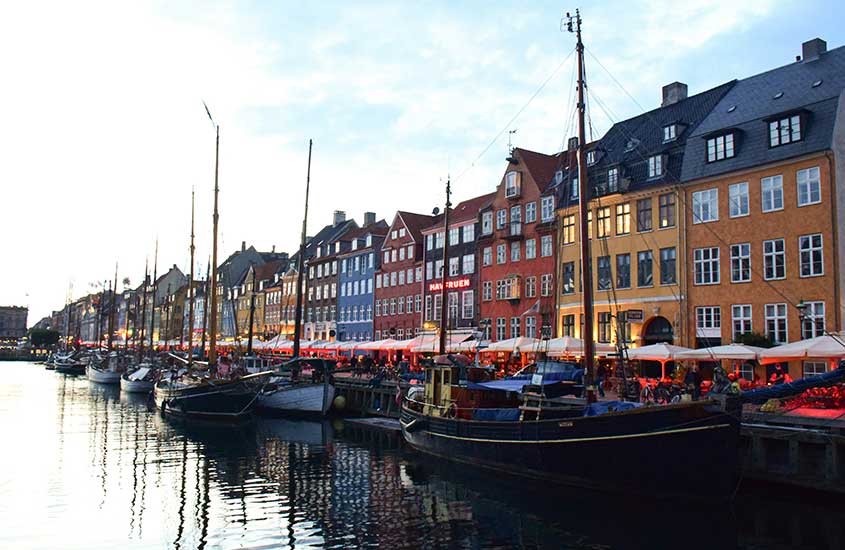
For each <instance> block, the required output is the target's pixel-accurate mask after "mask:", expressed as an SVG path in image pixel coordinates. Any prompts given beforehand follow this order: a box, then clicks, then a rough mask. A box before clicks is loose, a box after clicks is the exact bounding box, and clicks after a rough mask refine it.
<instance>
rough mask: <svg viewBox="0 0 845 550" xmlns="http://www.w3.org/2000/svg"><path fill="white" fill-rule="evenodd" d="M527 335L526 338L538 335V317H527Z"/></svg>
mask: <svg viewBox="0 0 845 550" xmlns="http://www.w3.org/2000/svg"><path fill="white" fill-rule="evenodd" d="M525 337H526V338H536V337H537V318H536V317H526V318H525Z"/></svg>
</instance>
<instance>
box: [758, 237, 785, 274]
mask: <svg viewBox="0 0 845 550" xmlns="http://www.w3.org/2000/svg"><path fill="white" fill-rule="evenodd" d="M785 247H786V243H785V241H784V240H783V239H772V240H770V241H763V277H764V278H765V279H766V280H767V281H771V280H773V279H785V278H786V248H785Z"/></svg>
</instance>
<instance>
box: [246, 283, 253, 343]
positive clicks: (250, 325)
mask: <svg viewBox="0 0 845 550" xmlns="http://www.w3.org/2000/svg"><path fill="white" fill-rule="evenodd" d="M254 320H255V266H252V290H251V292H250V293H249V340H247V343H246V354H247V355H252V327H253V321H254Z"/></svg>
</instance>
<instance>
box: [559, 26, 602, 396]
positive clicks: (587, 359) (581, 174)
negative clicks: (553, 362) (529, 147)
mask: <svg viewBox="0 0 845 550" xmlns="http://www.w3.org/2000/svg"><path fill="white" fill-rule="evenodd" d="M566 16H567V18H568V20H569V21H568V24H567V28H568V30H569V32H573V29H572V27H573V23H574V26H575V30H574V32H575V36H576V39H577V44H576V46H575V49H576V51H577V53H578V187H579V189H578V209H579V211H580V216H579V217H580V224H579V228H580V231H581V277H582V285H581V286H582V287H583V293H582V300H583V303H584V329H583V331H584V333H583V334H582V335H581V337H582V339H583V340H584V367H585V371H586V372H585V373H584V386H585V388H586V398H587V403H594V402H595V401H596V387H595V364H594V361H595V357H594V356H595V349H594V348H595V345H594V344H593V263H592V256H591V255H590V239H588V238H587V234H588V233H587V212H588V210H589V208H590V197H589V190H590V186H589V185H587V157H586V143H585V139H584V138H585V134H586V131H585V128H584V112H585V103H584V87H585V86H586V84H585V82H584V43H583V42H581V13H580V11H579V10H577V9H576V10H575V17H572V16H570V15H569V13H567V14H566Z"/></svg>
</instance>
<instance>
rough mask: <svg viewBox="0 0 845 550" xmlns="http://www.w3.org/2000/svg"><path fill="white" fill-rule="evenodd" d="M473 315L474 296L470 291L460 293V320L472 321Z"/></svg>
mask: <svg viewBox="0 0 845 550" xmlns="http://www.w3.org/2000/svg"><path fill="white" fill-rule="evenodd" d="M473 315H475V296H474V293H473V291H472V290H464V291H463V292H461V319H472V317H473Z"/></svg>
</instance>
